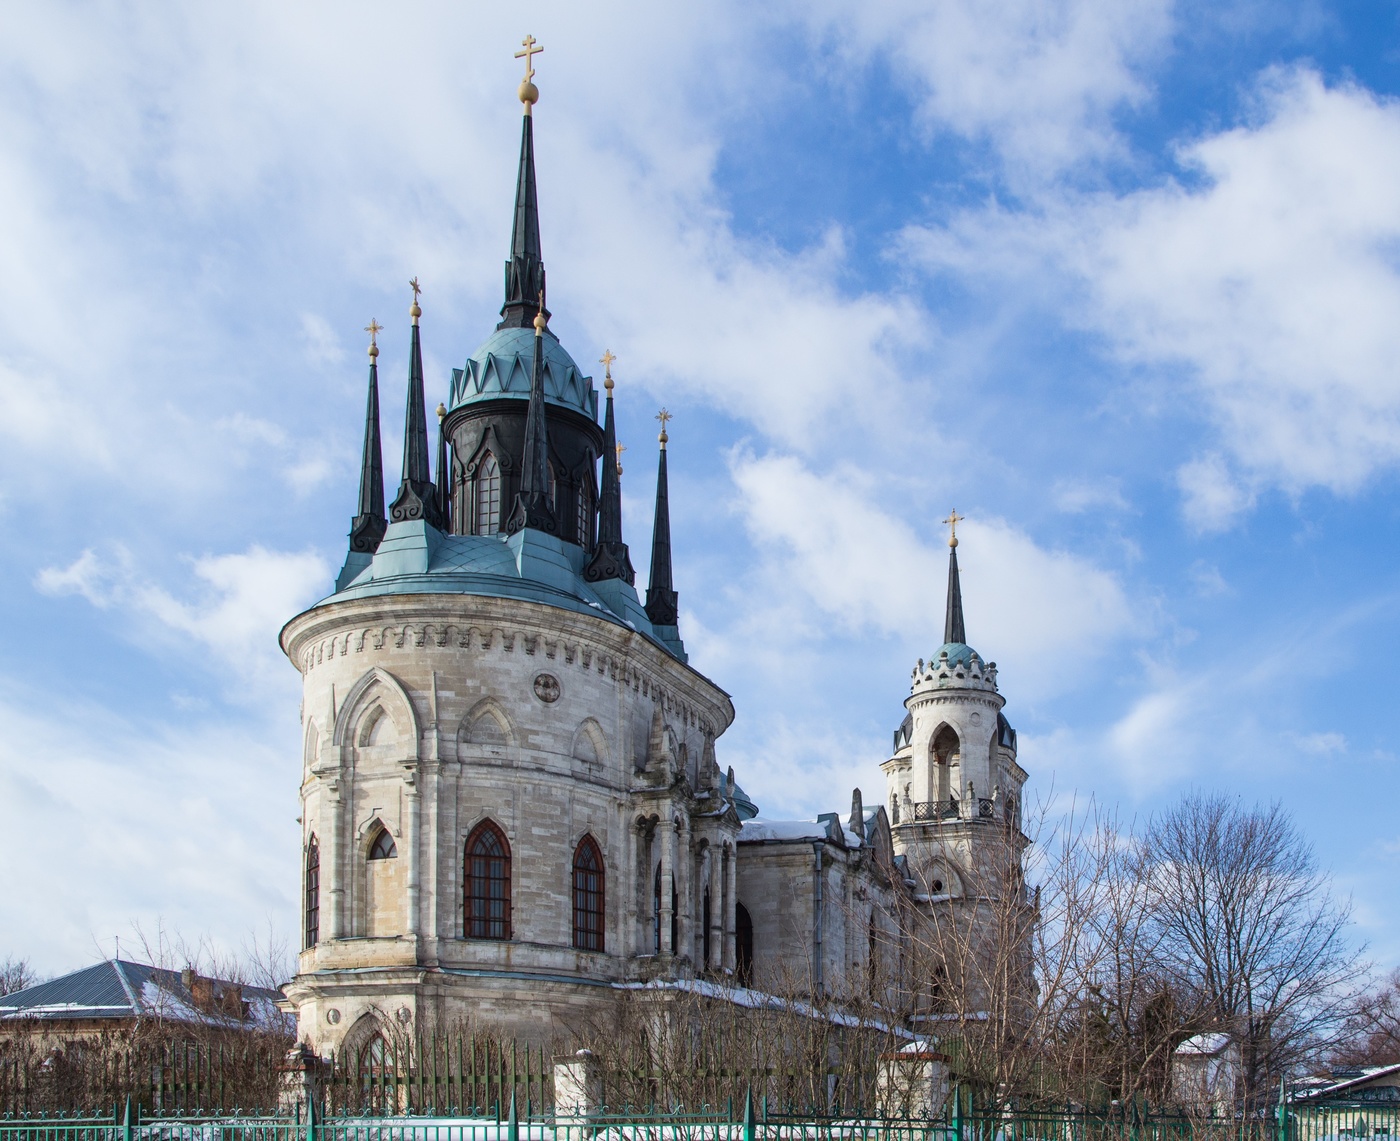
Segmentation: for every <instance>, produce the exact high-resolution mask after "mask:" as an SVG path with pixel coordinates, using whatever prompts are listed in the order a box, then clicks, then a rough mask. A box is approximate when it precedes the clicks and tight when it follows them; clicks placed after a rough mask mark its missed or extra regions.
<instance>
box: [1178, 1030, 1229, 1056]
mask: <svg viewBox="0 0 1400 1141" xmlns="http://www.w3.org/2000/svg"><path fill="white" fill-rule="evenodd" d="M1229 1045H1230V1036H1229V1035H1228V1034H1220V1033H1217V1032H1214V1031H1211V1032H1207V1033H1205V1034H1194V1035H1192V1036H1191V1037H1190V1038H1188V1039H1186V1041H1185V1042H1183V1043H1182V1044H1181V1045H1180V1046H1178V1047H1177V1048H1176V1050H1175V1051H1174V1052H1175V1053H1177V1054H1181V1055H1186V1056H1192V1055H1196V1056H1201V1057H1207V1058H1210V1057H1214V1056H1215V1055H1216V1054H1219V1053H1221V1052H1223V1051H1224V1050H1225V1048H1226V1047H1227V1046H1229Z"/></svg>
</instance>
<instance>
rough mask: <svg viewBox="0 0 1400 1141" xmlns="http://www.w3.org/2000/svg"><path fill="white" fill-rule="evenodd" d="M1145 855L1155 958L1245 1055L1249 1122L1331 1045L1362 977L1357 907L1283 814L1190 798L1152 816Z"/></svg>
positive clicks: (1276, 810)
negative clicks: (1352, 925) (1353, 923)
mask: <svg viewBox="0 0 1400 1141" xmlns="http://www.w3.org/2000/svg"><path fill="white" fill-rule="evenodd" d="M1141 856H1142V859H1143V860H1144V861H1145V865H1144V866H1145V868H1146V869H1147V871H1148V882H1149V883H1150V885H1151V895H1152V898H1151V901H1150V909H1151V912H1152V923H1153V925H1154V926H1155V933H1154V938H1155V939H1156V941H1157V947H1156V951H1155V954H1154V959H1155V960H1156V961H1157V962H1159V963H1160V964H1161V965H1162V966H1163V968H1164V970H1165V971H1166V972H1167V973H1168V974H1169V975H1170V976H1171V977H1172V978H1173V979H1175V980H1176V982H1177V984H1178V986H1179V987H1180V988H1181V989H1183V990H1185V991H1187V992H1188V993H1190V994H1191V995H1192V996H1193V998H1192V1001H1193V1003H1194V1004H1197V1005H1198V1006H1199V1008H1200V1010H1201V1011H1202V1013H1203V1014H1204V1015H1205V1016H1206V1017H1207V1018H1208V1019H1209V1021H1210V1023H1211V1024H1212V1026H1213V1027H1214V1028H1218V1029H1220V1030H1224V1031H1227V1032H1229V1033H1230V1034H1232V1035H1233V1036H1234V1037H1235V1039H1236V1041H1237V1042H1238V1044H1239V1047H1240V1054H1241V1069H1242V1081H1241V1085H1242V1088H1241V1090H1240V1098H1241V1101H1242V1109H1243V1110H1244V1112H1245V1113H1246V1114H1251V1113H1256V1112H1258V1111H1259V1110H1260V1109H1262V1107H1263V1106H1264V1105H1265V1104H1266V1100H1267V1098H1268V1096H1269V1094H1270V1092H1271V1091H1272V1089H1273V1087H1274V1086H1275V1084H1276V1083H1277V1082H1278V1080H1279V1078H1280V1077H1281V1076H1283V1075H1284V1074H1286V1073H1287V1072H1288V1070H1289V1069H1290V1068H1291V1067H1293V1066H1294V1065H1296V1064H1297V1063H1299V1062H1300V1061H1301V1060H1303V1059H1304V1058H1306V1057H1307V1056H1308V1055H1309V1054H1310V1053H1312V1052H1314V1051H1316V1050H1317V1049H1318V1048H1320V1047H1323V1046H1325V1045H1327V1044H1329V1043H1330V1042H1331V1041H1332V1040H1333V1038H1334V1037H1335V1034H1336V1032H1337V1030H1338V1029H1339V1027H1340V1024H1341V1023H1342V1021H1343V1019H1344V1017H1345V1013H1346V1010H1347V1008H1348V999H1349V997H1350V991H1351V990H1352V989H1353V987H1354V984H1355V982H1356V980H1357V979H1358V978H1359V977H1360V975H1361V972H1362V969H1363V968H1362V964H1361V960H1360V953H1359V952H1358V951H1357V950H1356V949H1354V948H1353V947H1352V946H1350V945H1349V943H1348V941H1347V938H1346V930H1347V926H1348V922H1349V918H1350V906H1349V904H1348V903H1347V902H1346V901H1342V900H1338V899H1336V898H1335V897H1334V896H1333V894H1332V890H1331V886H1330V883H1329V881H1328V879H1327V877H1326V876H1325V875H1323V874H1322V872H1321V871H1320V870H1319V868H1318V865H1317V860H1316V857H1315V856H1314V854H1313V850H1312V848H1311V846H1310V845H1309V844H1308V842H1307V841H1306V839H1305V838H1304V837H1303V836H1302V835H1301V834H1300V833H1299V832H1298V830H1297V828H1296V827H1295V826H1294V824H1293V821H1292V820H1291V818H1290V817H1289V816H1288V815H1287V813H1285V812H1284V811H1283V810H1282V809H1281V808H1280V807H1279V806H1278V805H1271V806H1269V807H1267V808H1261V807H1255V808H1245V807H1244V806H1242V805H1241V804H1240V802H1239V801H1238V800H1235V799H1232V798H1230V797H1226V796H1221V795H1206V794H1192V795H1189V796H1186V797H1184V798H1183V799H1182V800H1181V801H1180V802H1178V803H1177V804H1176V805H1175V806H1174V807H1172V808H1170V809H1168V810H1167V811H1165V812H1163V813H1161V814H1159V815H1158V816H1156V817H1154V818H1153V819H1152V820H1151V821H1150V823H1149V825H1148V827H1147V828H1146V829H1145V831H1144V833H1143V836H1142V844H1141Z"/></svg>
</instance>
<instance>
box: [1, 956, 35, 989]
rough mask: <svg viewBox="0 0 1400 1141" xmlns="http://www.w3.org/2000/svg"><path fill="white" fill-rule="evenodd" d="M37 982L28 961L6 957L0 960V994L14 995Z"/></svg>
mask: <svg viewBox="0 0 1400 1141" xmlns="http://www.w3.org/2000/svg"><path fill="white" fill-rule="evenodd" d="M38 981H39V976H38V975H37V974H35V973H34V968H33V967H31V966H30V965H29V960H28V959H16V958H13V957H6V958H5V959H3V960H0V994H14V992H15V991H17V990H24V989H26V988H27V987H32V986H33V985H34V984H35V983H37V982H38Z"/></svg>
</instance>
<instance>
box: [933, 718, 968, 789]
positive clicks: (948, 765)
mask: <svg viewBox="0 0 1400 1141" xmlns="http://www.w3.org/2000/svg"><path fill="white" fill-rule="evenodd" d="M928 751H929V760H930V762H931V763H932V766H933V789H932V791H933V799H934V801H935V802H936V803H937V804H938V805H939V806H940V807H941V806H943V805H946V804H947V803H948V801H949V800H950V799H951V798H952V796H953V795H954V789H955V788H956V787H957V782H956V781H955V780H954V779H953V769H954V768H955V767H957V766H958V764H959V763H960V761H961V759H962V744H961V742H960V741H959V740H958V734H957V731H956V730H955V729H954V728H953V727H952V726H951V725H949V724H948V723H947V722H946V721H945V722H944V723H943V724H942V725H940V726H939V727H938V729H937V730H936V731H935V732H934V734H933V739H932V740H931V741H930V742H929V746H928Z"/></svg>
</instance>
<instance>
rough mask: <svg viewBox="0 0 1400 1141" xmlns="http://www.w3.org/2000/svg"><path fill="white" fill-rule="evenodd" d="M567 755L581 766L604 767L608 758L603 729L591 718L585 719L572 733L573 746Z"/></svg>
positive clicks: (606, 742)
mask: <svg viewBox="0 0 1400 1141" xmlns="http://www.w3.org/2000/svg"><path fill="white" fill-rule="evenodd" d="M569 755H570V756H571V757H573V759H574V760H575V761H578V762H579V763H581V764H582V765H584V766H586V767H589V768H594V767H599V766H602V765H604V764H605V763H606V762H607V758H608V741H607V738H606V737H604V736H603V727H602V726H601V725H599V724H598V722H597V721H595V720H594V719H593V718H592V717H588V718H585V720H584V721H583V723H582V724H581V725H580V726H579V727H578V728H577V729H576V730H575V731H574V740H573V744H572V745H571V746H570V747H569Z"/></svg>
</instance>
